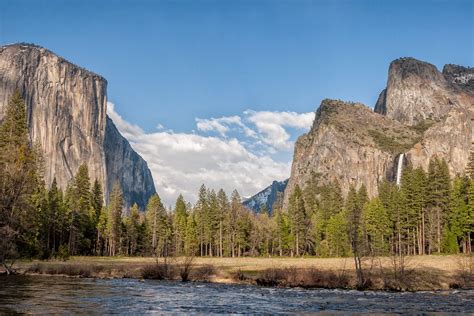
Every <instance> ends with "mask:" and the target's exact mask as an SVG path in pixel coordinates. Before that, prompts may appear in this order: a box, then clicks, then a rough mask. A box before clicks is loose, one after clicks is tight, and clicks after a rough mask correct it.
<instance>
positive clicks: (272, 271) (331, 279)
mask: <svg viewBox="0 0 474 316" xmlns="http://www.w3.org/2000/svg"><path fill="white" fill-rule="evenodd" d="M404 259H405V260H404V262H403V264H400V263H401V262H400V260H395V259H394V258H391V257H380V258H367V259H365V260H364V261H363V265H364V275H365V279H366V280H367V283H366V284H365V286H364V289H370V290H398V291H405V290H408V291H419V290H446V289H450V288H459V287H461V288H473V280H474V258H473V256H472V255H471V256H464V255H452V256H434V255H431V256H416V257H405V258H404ZM189 262H190V258H168V259H166V260H165V259H164V258H159V259H158V260H157V259H155V258H151V257H147V258H144V257H71V259H70V260H68V261H65V262H63V261H56V260H51V261H37V260H34V261H20V262H18V263H16V264H15V267H16V269H17V272H18V273H20V274H27V275H37V274H41V275H64V276H72V277H93V278H137V279H147V278H149V279H175V280H181V279H182V278H183V275H184V276H186V278H187V279H188V280H191V281H208V282H218V283H247V284H249V283H250V284H258V285H265V286H291V287H293V286H298V287H307V288H314V287H322V288H356V274H355V269H354V262H353V259H352V258H311V257H309V258H287V257H285V258H280V257H274V258H262V257H258V258H252V257H243V258H216V257H214V258H210V257H204V258H202V257H195V258H193V259H192V263H191V264H190V263H189Z"/></svg>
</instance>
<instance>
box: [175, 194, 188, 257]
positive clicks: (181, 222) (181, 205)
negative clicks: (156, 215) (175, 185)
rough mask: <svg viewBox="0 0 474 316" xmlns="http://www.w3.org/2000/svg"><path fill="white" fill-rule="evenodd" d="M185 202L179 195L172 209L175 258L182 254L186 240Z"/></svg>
mask: <svg viewBox="0 0 474 316" xmlns="http://www.w3.org/2000/svg"><path fill="white" fill-rule="evenodd" d="M187 217H188V216H187V213H186V202H185V201H184V198H183V196H182V195H181V194H180V195H179V196H178V199H177V200H176V205H175V208H174V220H173V224H174V240H175V242H174V243H175V245H174V247H175V253H176V255H177V256H179V255H181V254H183V252H184V244H185V240H186V226H187V223H186V220H187Z"/></svg>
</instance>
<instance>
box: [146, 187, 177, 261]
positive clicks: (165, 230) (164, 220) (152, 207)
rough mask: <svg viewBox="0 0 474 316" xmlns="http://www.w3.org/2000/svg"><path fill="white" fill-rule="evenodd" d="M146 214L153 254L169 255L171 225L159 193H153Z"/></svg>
mask: <svg viewBox="0 0 474 316" xmlns="http://www.w3.org/2000/svg"><path fill="white" fill-rule="evenodd" d="M145 216H146V222H147V235H148V240H149V244H150V246H151V252H152V254H153V255H154V256H158V257H162V256H167V255H168V245H169V238H170V237H171V227H170V223H169V219H168V216H167V214H166V211H165V209H164V207H163V205H162V204H161V199H160V197H159V196H158V194H154V195H152V196H151V197H150V199H149V200H148V204H147V207H146V214H145Z"/></svg>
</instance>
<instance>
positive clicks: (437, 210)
mask: <svg viewBox="0 0 474 316" xmlns="http://www.w3.org/2000/svg"><path fill="white" fill-rule="evenodd" d="M450 181H451V180H450V177H449V170H448V165H447V164H446V162H445V161H444V160H441V159H438V158H435V159H434V160H431V161H430V164H429V167H428V186H427V196H428V201H427V208H428V226H429V245H428V248H429V252H430V253H431V252H432V251H434V250H436V251H437V252H438V253H440V252H441V239H442V235H443V228H444V221H445V215H446V213H447V211H448V208H449V197H450V189H451V184H450Z"/></svg>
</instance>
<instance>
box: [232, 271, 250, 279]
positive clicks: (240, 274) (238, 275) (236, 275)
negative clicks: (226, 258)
mask: <svg viewBox="0 0 474 316" xmlns="http://www.w3.org/2000/svg"><path fill="white" fill-rule="evenodd" d="M231 276H232V279H234V280H236V281H245V280H246V279H247V277H246V276H245V274H244V273H243V272H242V270H240V269H238V270H237V271H235V272H233V273H232V274H231Z"/></svg>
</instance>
